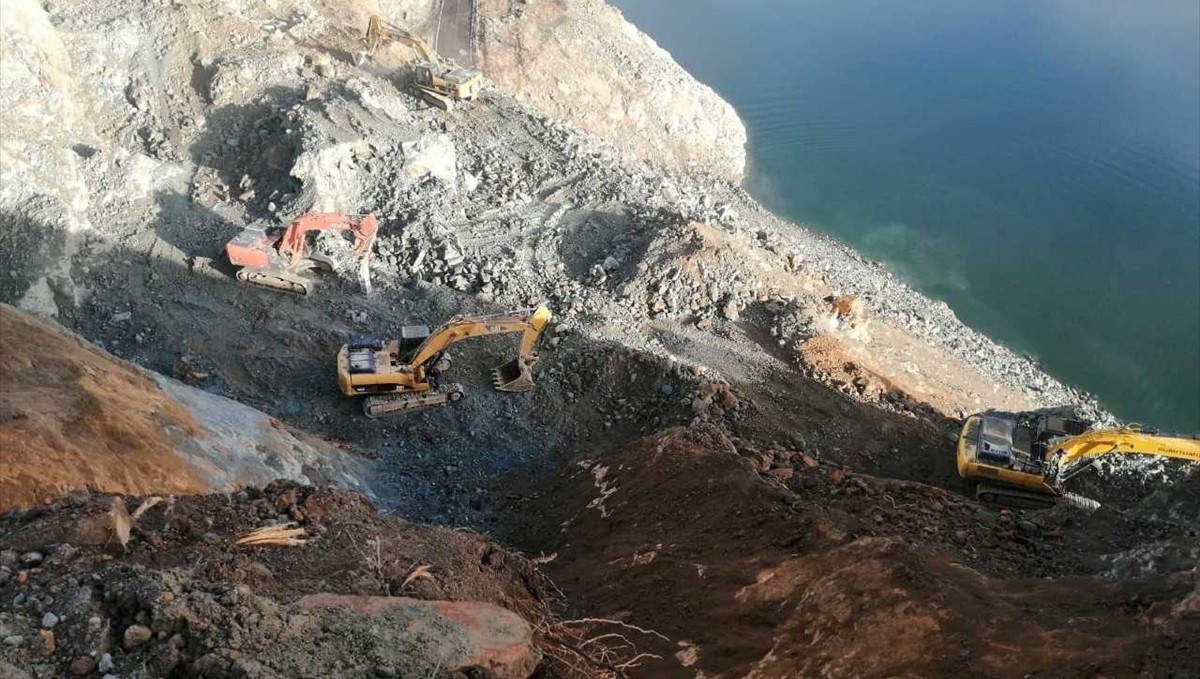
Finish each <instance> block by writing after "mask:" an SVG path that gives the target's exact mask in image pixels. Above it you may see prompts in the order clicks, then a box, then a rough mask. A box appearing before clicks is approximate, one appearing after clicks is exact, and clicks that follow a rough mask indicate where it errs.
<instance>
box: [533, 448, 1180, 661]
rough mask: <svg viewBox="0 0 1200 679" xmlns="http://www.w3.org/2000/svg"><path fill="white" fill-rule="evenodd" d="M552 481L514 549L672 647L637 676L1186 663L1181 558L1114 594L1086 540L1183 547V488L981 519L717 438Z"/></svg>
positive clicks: (604, 461)
mask: <svg viewBox="0 0 1200 679" xmlns="http://www.w3.org/2000/svg"><path fill="white" fill-rule="evenodd" d="M564 471H565V473H564V474H563V475H562V476H560V477H557V478H548V479H546V480H545V482H544V483H543V484H542V485H541V486H540V487H539V492H540V493H542V494H544V495H545V499H544V500H542V501H541V502H538V503H536V504H537V507H538V509H540V510H541V511H540V513H537V514H535V516H537V518H538V523H537V524H536V525H535V526H534V527H532V528H531V530H530V531H529V532H528V533H526V534H525V539H530V538H531V537H532V536H534V535H540V537H539V539H538V544H539V546H542V547H543V548H548V549H553V550H554V551H555V553H556V554H557V559H556V560H555V561H553V562H551V563H549V564H547V565H546V569H547V572H548V574H549V575H550V576H551V577H552V578H554V580H555V582H557V583H558V585H559V586H560V587H562V588H563V589H564V591H567V592H570V593H572V595H573V601H574V604H575V605H576V606H579V607H581V608H584V609H586V610H588V611H590V612H592V613H593V614H595V615H598V616H617V615H628V616H630V618H631V619H632V620H636V621H638V623H639V624H641V625H645V626H649V627H651V628H653V629H656V630H657V631H659V632H661V633H662V634H663V635H665V636H666V637H667V638H668V639H669V642H668V641H660V642H655V643H654V644H652V645H651V646H649V647H648V650H649V651H650V652H654V653H656V654H659V655H662V656H663V658H662V659H659V660H654V661H652V662H651V663H650V664H649V665H647V668H648V670H649V674H648V675H647V676H656V677H692V676H695V675H696V674H698V673H701V672H702V673H704V674H705V675H712V674H722V675H727V676H755V677H794V676H895V675H902V674H909V675H913V676H945V677H952V676H971V675H977V674H981V673H982V674H986V675H987V676H996V677H1010V676H1011V677H1025V676H1031V675H1032V676H1046V677H1051V676H1064V675H1074V674H1077V673H1079V674H1089V675H1090V674H1093V673H1100V674H1104V675H1106V676H1130V677H1135V676H1173V673H1174V672H1176V671H1178V670H1180V669H1183V668H1184V667H1187V666H1188V663H1189V662H1190V660H1189V658H1190V657H1191V656H1192V655H1193V654H1194V653H1195V651H1196V647H1195V644H1196V638H1197V637H1196V633H1197V631H1200V627H1198V626H1200V609H1198V608H1197V607H1196V600H1197V597H1196V591H1197V587H1198V586H1200V579H1198V578H1197V575H1196V573H1195V571H1194V568H1192V566H1194V562H1193V563H1192V564H1183V563H1181V562H1178V561H1171V560H1161V561H1158V562H1157V563H1156V564H1155V566H1156V567H1151V568H1149V569H1148V570H1146V571H1143V572H1142V573H1141V574H1140V577H1137V578H1130V579H1127V580H1122V581H1110V580H1107V579H1105V578H1104V577H1103V576H1102V575H1101V573H1102V570H1100V569H1103V568H1104V566H1102V565H1101V564H1099V563H1096V562H1095V561H1093V560H1091V557H1090V554H1089V552H1091V550H1092V549H1094V548H1095V546H1094V545H1085V542H1086V541H1088V540H1091V539H1097V538H1099V539H1102V540H1104V541H1106V545H1105V547H1104V549H1108V550H1113V552H1114V553H1118V554H1126V551H1125V550H1127V548H1128V547H1130V546H1131V545H1136V544H1139V541H1140V540H1141V539H1142V538H1137V537H1133V533H1135V532H1141V533H1142V534H1143V535H1157V536H1160V537H1159V539H1161V540H1162V544H1163V545H1170V546H1171V548H1173V549H1187V548H1189V547H1190V546H1191V545H1192V542H1193V540H1194V539H1193V538H1191V537H1189V535H1188V531H1187V530H1184V529H1183V527H1182V526H1181V525H1179V524H1174V523H1173V522H1169V521H1168V522H1166V523H1164V522H1163V521H1162V520H1161V512H1162V510H1163V507H1164V506H1166V505H1169V506H1174V507H1177V508H1179V509H1183V510H1184V511H1190V510H1191V509H1194V506H1195V503H1194V502H1192V501H1191V500H1190V499H1188V498H1187V496H1186V493H1174V494H1169V495H1167V496H1165V497H1162V498H1159V500H1158V501H1157V502H1155V503H1152V504H1148V505H1147V506H1145V507H1138V508H1136V509H1134V510H1133V511H1131V512H1128V513H1127V514H1125V515H1124V517H1123V518H1120V519H1115V518H1114V516H1112V515H1107V516H1103V517H1095V518H1094V519H1092V518H1087V517H1083V516H1081V515H1079V514H1077V513H1071V512H1069V511H1058V510H1055V511H1053V512H1049V513H1046V512H1040V513H1039V512H1022V511H1001V512H997V511H995V510H994V509H989V508H985V507H982V506H980V505H978V504H976V503H975V502H973V501H971V500H967V499H965V498H963V497H961V496H959V495H957V494H954V493H950V492H947V491H945V490H943V489H939V488H935V487H931V486H928V485H925V484H921V483H913V482H901V481H896V480H894V479H882V478H877V477H872V476H867V475H863V474H860V473H857V472H854V471H853V470H851V469H848V468H846V467H845V466H843V465H840V464H831V463H830V462H829V460H827V459H824V457H823V456H822V454H821V452H820V451H819V450H817V449H815V448H813V447H811V446H809V447H807V448H802V449H796V448H789V447H772V448H766V449H759V448H757V447H756V446H754V445H752V444H750V443H749V442H747V441H745V440H739V439H731V438H729V437H727V436H725V435H724V434H723V433H722V432H721V431H720V430H719V429H717V428H713V427H702V428H693V429H690V430H682V429H677V430H670V431H666V432H663V433H662V434H660V435H657V436H654V437H650V438H647V439H643V440H640V441H637V442H635V443H633V444H630V445H625V446H617V447H613V448H609V449H606V450H597V451H592V452H591V453H589V454H588V455H587V456H586V457H585V458H582V459H578V460H576V461H575V463H574V464H573V465H571V466H569V467H567V468H566V469H565V470H564ZM1152 506H1156V507H1157V512H1158V513H1159V517H1160V518H1155V516H1154V514H1155V510H1152V509H1151V507H1152ZM539 531H545V533H539ZM546 534H551V535H553V537H552V538H551V539H550V541H549V545H547V540H546V538H545V535H546ZM718 535H719V536H724V537H723V538H722V539H720V540H715V539H714V536H718ZM1100 536H1103V537H1100ZM518 544H519V543H518ZM1085 546H1086V547H1087V548H1086V549H1085ZM1093 553H1094V552H1093ZM1121 558H1123V559H1128V558H1130V557H1129V556H1128V555H1126V556H1123V557H1121ZM597 571H602V572H604V573H605V575H606V577H605V578H603V579H597V578H595V577H594V573H595V572H597ZM1063 575H1069V576H1070V577H1060V576H1063ZM650 591H653V592H655V595H654V596H652V597H648V596H647V595H646V593H647V592H650ZM664 602H669V605H664ZM880 639H886V640H888V643H886V644H881V643H880ZM1018 642H1019V643H1018ZM1014 644H1017V645H1014ZM948 648H949V649H953V652H949V653H947V652H946V649H948ZM1014 649H1017V650H1014ZM848 659H852V661H850V660H848Z"/></svg>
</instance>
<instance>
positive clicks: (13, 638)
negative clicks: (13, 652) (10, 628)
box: [4, 634, 25, 646]
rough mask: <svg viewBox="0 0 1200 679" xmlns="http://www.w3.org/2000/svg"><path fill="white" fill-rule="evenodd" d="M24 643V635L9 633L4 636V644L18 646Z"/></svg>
mask: <svg viewBox="0 0 1200 679" xmlns="http://www.w3.org/2000/svg"><path fill="white" fill-rule="evenodd" d="M24 643H25V637H23V636H21V635H20V634H11V635H9V636H7V637H4V644H5V645H6V646H20V645H22V644H24Z"/></svg>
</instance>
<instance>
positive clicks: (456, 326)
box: [337, 306, 552, 418]
mask: <svg viewBox="0 0 1200 679" xmlns="http://www.w3.org/2000/svg"><path fill="white" fill-rule="evenodd" d="M551 316H552V315H551V313H550V310H549V309H547V308H546V307H544V306H539V307H537V308H536V309H521V310H518V311H511V312H508V313H504V314H493V315H486V316H455V317H453V318H451V319H450V320H448V321H446V322H445V323H444V324H442V326H441V327H440V328H438V329H437V330H434V331H432V332H430V330H429V326H425V325H406V326H402V327H401V328H400V338H399V339H395V340H391V341H388V342H384V341H382V340H378V339H374V338H370V337H356V338H354V339H352V340H351V341H350V342H349V343H348V344H344V345H342V348H341V350H340V351H338V355H337V373H338V387H339V388H341V390H342V393H343V394H345V395H347V396H365V397H366V398H364V399H363V402H362V407H363V413H364V414H365V415H366V416H367V417H371V418H375V417H381V416H383V415H387V414H390V413H397V412H402V411H406V410H416V409H419V408H429V407H433V406H439V405H443V404H446V403H451V402H453V401H457V400H459V399H461V398H462V397H463V389H462V385H460V384H455V383H450V382H447V381H446V372H447V371H448V370H449V369H450V356H449V354H448V353H447V352H446V349H447V348H449V346H450V345H451V344H454V343H455V342H460V341H462V340H465V339H468V338H471V337H483V336H485V335H502V334H506V333H518V332H519V333H521V345H520V349H519V352H518V354H517V357H516V358H515V359H513V360H512V361H510V362H509V363H506V364H505V365H503V366H500V367H499V368H496V369H495V370H493V371H492V381H493V384H494V385H495V387H496V389H498V390H499V391H515V392H521V391H529V390H530V389H532V388H533V365H534V364H535V363H536V362H537V360H538V356H537V353H536V352H535V351H534V348H535V345H536V344H537V341H538V338H539V337H540V336H541V334H542V330H543V329H545V327H546V326H547V325H548V324H549V323H550V319H551Z"/></svg>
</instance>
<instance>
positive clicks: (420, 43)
mask: <svg viewBox="0 0 1200 679" xmlns="http://www.w3.org/2000/svg"><path fill="white" fill-rule="evenodd" d="M384 40H399V41H400V42H402V43H404V44H406V45H409V46H411V47H412V48H413V49H415V50H417V54H419V55H420V57H421V61H420V63H418V64H417V65H416V69H415V70H416V85H415V87H416V88H417V93H418V94H420V95H421V98H422V99H424V100H425V101H426V102H428V103H429V104H430V105H431V106H436V107H438V108H440V109H442V110H443V111H448V110H450V109H451V108H452V107H453V106H454V102H456V101H471V100H473V99H475V97H477V96H479V90H480V88H482V87H483V72H481V71H480V70H479V69H475V68H462V67H461V66H459V65H458V64H456V63H454V62H453V61H451V60H449V59H445V58H443V57H442V56H441V55H439V54H438V53H437V52H435V51H434V50H433V48H432V47H430V46H429V43H427V42H425V41H424V40H422V39H421V38H419V37H417V36H416V35H414V34H413V32H412V31H410V30H408V29H405V28H401V27H400V26H397V25H395V24H392V23H389V22H387V21H384V20H383V19H382V18H381V17H379V16H376V15H372V16H371V18H370V19H369V20H368V21H367V51H366V54H365V55H364V57H365V58H367V59H370V58H373V57H374V56H375V51H376V50H377V49H379V46H380V44H382V43H383V41H384Z"/></svg>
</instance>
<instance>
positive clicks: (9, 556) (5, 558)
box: [0, 549, 19, 566]
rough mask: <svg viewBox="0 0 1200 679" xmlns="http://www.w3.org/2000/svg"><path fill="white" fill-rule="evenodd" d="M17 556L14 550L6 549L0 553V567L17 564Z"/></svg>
mask: <svg viewBox="0 0 1200 679" xmlns="http://www.w3.org/2000/svg"><path fill="white" fill-rule="evenodd" d="M18 558H19V555H18V554H17V550H15V549H6V550H4V551H2V552H0V566H11V565H13V564H15V563H16V562H17V559H18Z"/></svg>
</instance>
